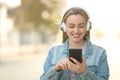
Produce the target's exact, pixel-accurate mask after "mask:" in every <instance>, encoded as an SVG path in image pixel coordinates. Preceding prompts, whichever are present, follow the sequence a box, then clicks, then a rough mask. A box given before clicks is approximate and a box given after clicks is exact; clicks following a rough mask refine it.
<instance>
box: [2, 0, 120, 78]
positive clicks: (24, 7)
mask: <svg viewBox="0 0 120 80" xmlns="http://www.w3.org/2000/svg"><path fill="white" fill-rule="evenodd" d="M73 6H79V7H82V8H84V9H85V10H86V11H87V12H88V14H89V16H90V21H91V22H92V30H91V32H90V33H91V34H90V38H91V41H92V42H93V43H94V44H97V45H100V46H102V47H103V48H105V49H106V51H107V56H108V63H109V67H110V79H109V80H120V76H119V74H120V69H119V67H120V63H119V62H120V58H119V57H120V51H119V48H120V22H119V19H120V9H119V7H120V5H119V0H0V80H39V77H40V76H41V75H42V72H43V63H44V60H45V58H46V55H47V52H48V50H49V49H50V47H51V46H54V45H57V44H61V43H62V31H61V30H60V27H59V25H60V21H61V18H62V15H63V14H64V12H65V11H66V10H67V9H68V8H70V7H73Z"/></svg>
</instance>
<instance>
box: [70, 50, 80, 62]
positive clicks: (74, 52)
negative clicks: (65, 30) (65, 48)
mask: <svg viewBox="0 0 120 80" xmlns="http://www.w3.org/2000/svg"><path fill="white" fill-rule="evenodd" d="M70 57H73V58H75V59H76V60H77V61H79V62H80V63H81V62H82V49H79V48H71V49H69V59H70ZM70 61H71V62H73V63H74V61H72V60H71V59H70Z"/></svg>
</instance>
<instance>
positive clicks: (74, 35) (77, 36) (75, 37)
mask: <svg viewBox="0 0 120 80" xmlns="http://www.w3.org/2000/svg"><path fill="white" fill-rule="evenodd" d="M66 33H67V36H68V37H69V40H70V42H72V43H76V44H79V43H81V42H83V41H84V36H85V34H86V20H85V18H84V17H83V16H81V15H80V14H76V15H75V14H72V15H70V16H68V17H67V19H66Z"/></svg>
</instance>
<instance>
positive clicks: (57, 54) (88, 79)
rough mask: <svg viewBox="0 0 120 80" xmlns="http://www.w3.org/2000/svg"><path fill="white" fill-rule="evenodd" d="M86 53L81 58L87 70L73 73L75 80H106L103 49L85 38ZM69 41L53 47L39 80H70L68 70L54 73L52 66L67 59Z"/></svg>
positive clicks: (107, 69) (105, 59) (107, 77)
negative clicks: (84, 61)
mask: <svg viewBox="0 0 120 80" xmlns="http://www.w3.org/2000/svg"><path fill="white" fill-rule="evenodd" d="M85 40H86V51H85V53H84V54H83V57H84V58H85V59H86V64H87V70H86V71H85V72H84V73H82V74H78V73H75V80H108V79H109V66H108V62H107V55H106V51H105V49H104V48H102V47H100V46H97V45H94V44H92V43H91V42H90V40H89V39H88V38H87V37H86V38H85ZM68 42H69V39H68V40H66V42H65V43H63V44H61V45H57V46H53V47H52V48H51V49H50V50H49V52H48V56H47V58H46V61H45V63H44V73H43V74H42V75H41V77H40V80H70V79H69V78H70V70H66V71H65V70H61V71H59V72H58V71H55V69H54V66H55V65H56V64H57V63H58V61H59V60H61V59H62V58H68V56H69V53H68V45H69V43H68Z"/></svg>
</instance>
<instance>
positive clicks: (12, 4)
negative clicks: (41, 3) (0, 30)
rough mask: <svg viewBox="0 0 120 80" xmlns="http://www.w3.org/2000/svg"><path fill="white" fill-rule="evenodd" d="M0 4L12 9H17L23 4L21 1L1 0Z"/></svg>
mask: <svg viewBox="0 0 120 80" xmlns="http://www.w3.org/2000/svg"><path fill="white" fill-rule="evenodd" d="M0 3H4V4H6V5H8V6H10V7H16V6H19V5H20V4H21V0H0Z"/></svg>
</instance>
